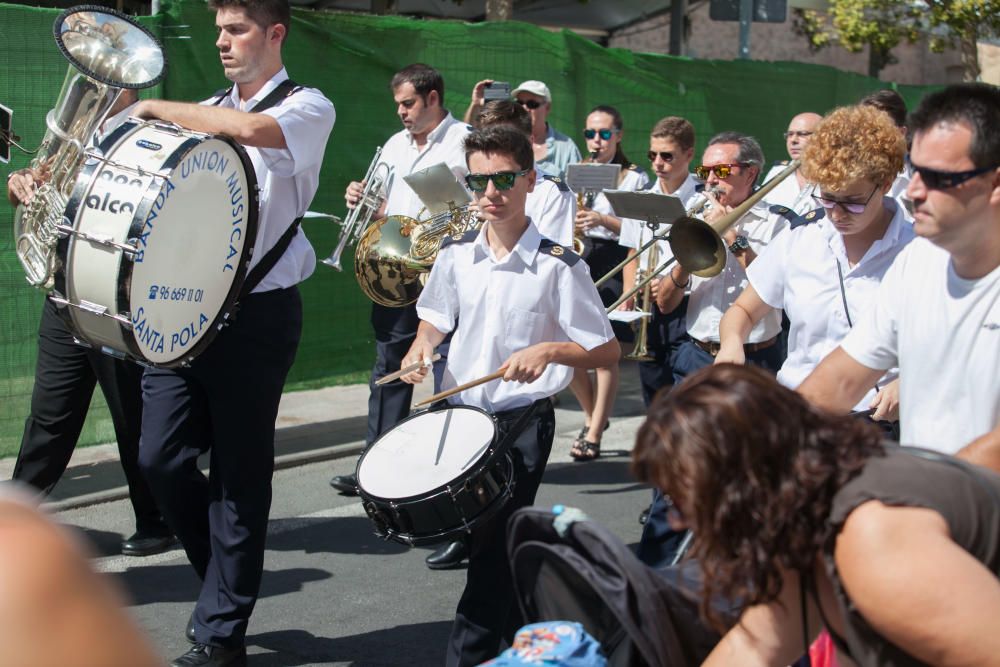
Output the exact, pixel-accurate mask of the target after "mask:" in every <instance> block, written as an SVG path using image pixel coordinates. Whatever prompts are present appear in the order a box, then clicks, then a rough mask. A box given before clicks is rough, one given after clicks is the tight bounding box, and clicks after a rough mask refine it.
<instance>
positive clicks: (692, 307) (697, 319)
mask: <svg viewBox="0 0 1000 667" xmlns="http://www.w3.org/2000/svg"><path fill="white" fill-rule="evenodd" d="M769 206H770V204H768V202H767V201H759V202H757V204H756V205H755V206H754V207H753V208H751V209H750V210H749V211H748V212H747V213H746V215H744V216H743V218H742V219H741V220H740V221H739V222H738V223H736V230H737V233H739V234H742V235H743V236H746V237H747V240H748V241H749V242H750V247H751V248H752V249H753V251H754V252H755V253H757V254H758V255H760V254H761V253H763V252H764V249H765V248H767V246H768V244H769V243H770V242H771V240H772V239H774V237H775V236H777V234H778V232H780V231H782V230H783V229H786V228H787V227H788V221H787V220H786V219H785V218H784V217H782V216H780V215H776V214H771V213H769V212H768V210H767V209H768V207H769ZM724 243H725V242H723V244H724ZM751 266H753V264H752V263H751ZM746 286H747V274H746V272H745V271H744V270H743V267H742V266H741V265H740V263H739V261H738V260H737V259H736V257H734V256H733V254H732V253H731V252H729V251H728V250H726V266H725V267H724V268H723V269H722V272H721V273H720V274H718V275H717V276H714V277H712V278H699V277H698V276H691V287H690V294H691V298H690V300H689V301H688V307H687V322H688V335H690V336H691V337H692V338H694V339H695V340H700V341H702V342H703V343H711V342H714V343H718V342H719V322H721V321H722V316H723V315H724V314H725V313H726V311H727V310H728V309H729V307H730V306H732V305H733V302H734V301H736V298H737V297H738V296H739V295H740V294H742V293H743V288H745V287H746ZM780 331H781V312H780V311H777V310H771V311H770V312H769V313H768V314H767V315H765V316H764V317H763V318H762V319H761V320H760V322H758V323H757V324H756V325H755V326H754V328H753V330H752V331H751V332H750V336H749V337H748V338H747V342H748V343H762V342H764V341H767V340H770V339H772V338H774V337H775V336H777V335H778V333H779V332H780Z"/></svg>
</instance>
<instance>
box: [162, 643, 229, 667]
mask: <svg viewBox="0 0 1000 667" xmlns="http://www.w3.org/2000/svg"><path fill="white" fill-rule="evenodd" d="M246 664H247V649H246V647H245V646H240V647H239V648H221V647H219V646H209V645H207V644H195V645H194V646H192V647H191V649H190V650H189V651H188V652H187V653H185V654H184V655H182V656H181V657H179V658H176V659H175V660H174V661H173V662H172V663H170V667H246Z"/></svg>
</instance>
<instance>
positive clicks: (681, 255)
mask: <svg viewBox="0 0 1000 667" xmlns="http://www.w3.org/2000/svg"><path fill="white" fill-rule="evenodd" d="M670 249H671V250H672V251H673V253H674V257H676V258H677V263H678V264H680V265H681V266H683V267H684V270H685V271H687V272H688V273H690V274H691V275H695V276H698V277H700V278H711V277H713V276H717V275H719V273H721V272H722V269H723V268H725V266H726V246H725V245H724V244H723V242H722V238H721V237H720V236H719V234H718V232H716V231H715V229H714V228H713V227H712V226H711V225H709V224H708V223H707V222H705V221H704V220H699V219H698V218H691V217H684V218H679V219H678V220H675V221H674V224H673V226H672V227H671V228H670Z"/></svg>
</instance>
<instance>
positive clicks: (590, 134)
mask: <svg viewBox="0 0 1000 667" xmlns="http://www.w3.org/2000/svg"><path fill="white" fill-rule="evenodd" d="M617 133H618V130H590V129H588V130H584V131H583V136H584V138H586V139H593V138H594V137H596V136H598V135H600V137H601V139H604V140H605V141H611V137H613V136H615V135H616V134H617Z"/></svg>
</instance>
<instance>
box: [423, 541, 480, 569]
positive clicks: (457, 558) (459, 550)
mask: <svg viewBox="0 0 1000 667" xmlns="http://www.w3.org/2000/svg"><path fill="white" fill-rule="evenodd" d="M468 556H469V547H468V546H466V544H465V542H464V541H462V540H457V541H455V542H449V543H448V544H445V545H443V546H441V547H439V548H438V550H437V551H435V552H434V553H432V554H431V555H430V556H428V557H427V558H425V559H424V562H425V563H427V567H429V568H430V569H432V570H450V569H451V568H453V567H458V566H459V565H461V564H462V561H463V560H465V559H466V558H467V557H468Z"/></svg>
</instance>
